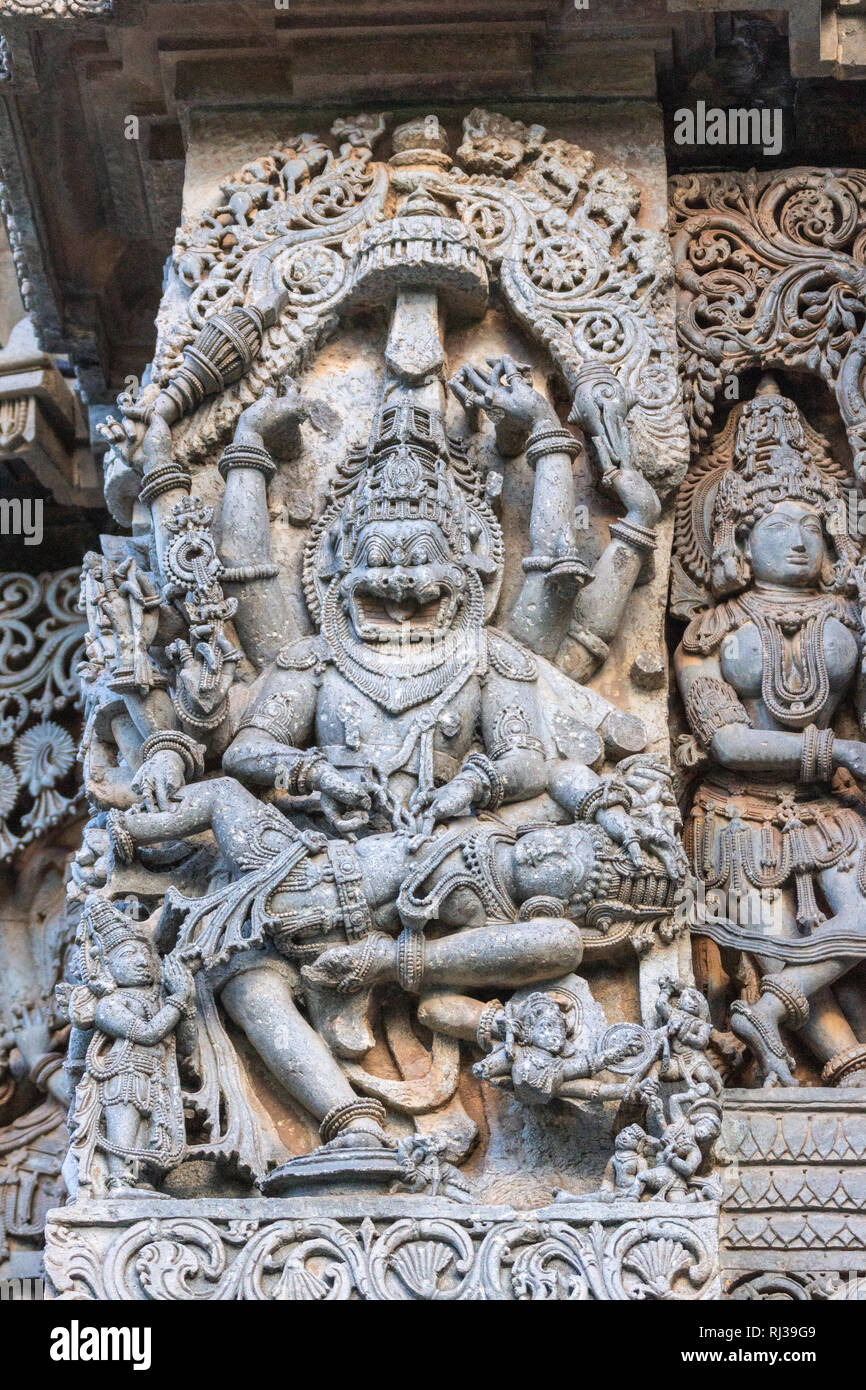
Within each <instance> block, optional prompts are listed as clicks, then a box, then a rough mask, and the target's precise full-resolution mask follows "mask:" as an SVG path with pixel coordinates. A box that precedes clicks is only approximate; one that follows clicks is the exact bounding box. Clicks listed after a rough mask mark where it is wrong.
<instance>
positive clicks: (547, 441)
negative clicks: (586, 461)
mask: <svg viewBox="0 0 866 1390" xmlns="http://www.w3.org/2000/svg"><path fill="white" fill-rule="evenodd" d="M580 451H581V446H580V442H579V440H577V439H575V437H574V435H573V434H572V433H571V431H570V430H567V429H565V428H564V427H563V426H562V425H556V426H553V425H538V426H536V428H535V429H534V430H533V431H532V433H531V434H530V436H529V438H528V440H527V441H526V451H525V456H526V462H527V464H528V465H529V467H530V468H535V466H536V464H537V463H538V460H539V459H540V458H542V457H543V455H544V454H569V455H570V456H571V458H576V457H577V455H578V454H579V453H580Z"/></svg>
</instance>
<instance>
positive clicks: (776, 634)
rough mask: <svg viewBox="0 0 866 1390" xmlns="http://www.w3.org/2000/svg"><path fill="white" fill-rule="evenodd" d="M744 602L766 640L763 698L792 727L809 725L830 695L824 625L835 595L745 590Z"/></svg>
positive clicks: (770, 710)
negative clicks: (762, 592)
mask: <svg viewBox="0 0 866 1390" xmlns="http://www.w3.org/2000/svg"><path fill="white" fill-rule="evenodd" d="M739 602H740V604H741V605H742V607H743V608H744V609H745V611H746V613H747V614H748V615H749V617H750V618H751V620H752V622H753V623H754V624H755V626H756V628H757V629H758V635H759V637H760V639H761V658H762V660H761V667H762V671H761V698H762V699H763V701H764V704H765V706H766V708H767V711H768V713H769V714H771V715H772V717H773V718H774V719H775V720H776V721H777V722H778V723H779V724H782V725H784V726H786V727H787V728H790V729H802V728H805V726H806V725H807V724H811V723H812V722H813V721H814V720H815V719H816V718H817V717H818V716H819V715H820V713H821V711H822V710H823V709H824V706H825V705H826V703H827V697H828V696H829V693H830V678H829V676H828V674H827V654H826V649H825V640H824V628H825V627H826V624H827V619H828V618H829V617H831V615H832V614H833V613H835V611H836V608H837V606H838V605H837V601H836V599H835V598H834V597H831V596H828V595H823V594H817V595H816V594H812V595H808V596H807V595H801V594H790V595H788V594H784V593H778V594H773V595H772V596H770V595H768V594H761V593H757V592H755V591H752V592H751V593H746V594H741V596H740V599H739Z"/></svg>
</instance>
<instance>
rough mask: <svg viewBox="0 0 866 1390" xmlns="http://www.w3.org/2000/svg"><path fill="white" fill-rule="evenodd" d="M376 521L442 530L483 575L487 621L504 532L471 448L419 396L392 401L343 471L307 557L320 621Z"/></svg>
mask: <svg viewBox="0 0 866 1390" xmlns="http://www.w3.org/2000/svg"><path fill="white" fill-rule="evenodd" d="M377 521H416V522H422V521H428V522H432V523H434V524H435V525H436V526H438V527H439V529H440V530H441V532H442V534H443V535H444V536H445V537H446V539H447V540H448V542H449V544H450V546H451V550H452V554H453V556H454V559H455V561H456V562H458V563H461V564H465V565H467V566H468V567H470V568H471V569H473V570H475V571H476V572H477V573H478V574H479V575H480V577H481V579H482V582H483V583H484V586H485V609H486V611H487V616H488V617H489V615H490V613H492V611H493V609H494V608H495V606H496V602H497V599H498V594H499V587H500V584H501V579H502V557H503V548H504V547H503V540H502V530H501V528H500V526H499V523H498V521H497V520H496V517H495V516H494V514H493V511H492V509H491V506H490V504H489V502H488V501H487V499H486V497H485V482H484V477H483V475H482V474H481V472H480V470H479V469H477V468H476V467H474V465H473V464H472V463H471V462H470V460H469V458H468V457H467V451H466V447H465V445H463V444H462V443H461V442H460V441H459V440H455V439H452V438H450V437H449V436H448V435H446V432H445V422H444V419H443V417H442V414H441V412H440V411H437V410H435V409H433V408H432V407H430V406H428V405H426V404H423V403H422V402H421V401H420V400H419V399H418V396H417V395H413V394H409V393H407V394H406V395H405V396H392V397H390V398H386V399H385V401H384V402H383V404H382V405H381V407H380V409H379V411H378V413H377V415H376V417H375V419H374V421H373V428H372V430H371V433H370V437H369V439H368V441H367V443H366V445H361V446H358V447H357V448H354V449H352V450H350V452H349V454H348V457H347V458H346V459H345V460H344V461H343V462H341V463H339V464H338V465H337V477H336V479H335V480H334V482H333V484H332V488H331V500H330V503H329V505H328V507H327V508H326V510H325V512H324V513H323V515H322V516H321V517H320V519H319V521H318V523H317V525H316V527H315V529H314V531H313V532H312V534H311V536H310V539H309V540H308V542H307V545H306V547H305V552H304V594H305V597H306V600H307V606H308V607H309V609H310V612H311V614H312V615H313V617H314V618H315V619H316V620H318V616H319V614H320V612H321V603H322V600H323V598H324V594H325V591H326V589H327V586H328V584H329V583H330V581H331V580H332V579H333V578H334V575H335V572H336V570H337V569H338V568H339V567H340V566H343V567H345V566H346V565H348V564H350V563H351V557H352V554H353V552H354V549H355V545H356V542H357V539H358V536H359V535H360V533H361V531H362V530H363V528H364V527H365V526H367V525H368V524H369V523H370V522H377Z"/></svg>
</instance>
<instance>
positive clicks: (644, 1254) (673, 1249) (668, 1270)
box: [623, 1236, 692, 1297]
mask: <svg viewBox="0 0 866 1390" xmlns="http://www.w3.org/2000/svg"><path fill="white" fill-rule="evenodd" d="M691 1260H692V1256H691V1255H690V1254H689V1252H688V1250H687V1249H686V1247H685V1246H684V1245H683V1244H682V1243H681V1242H680V1241H678V1240H671V1239H670V1237H667V1236H665V1237H662V1238H661V1239H659V1240H647V1241H644V1243H643V1244H642V1245H636V1246H635V1247H634V1249H632V1250H630V1251H629V1253H628V1255H627V1256H626V1258H625V1259H624V1260H623V1268H624V1269H628V1270H631V1272H632V1273H633V1274H636V1275H637V1276H638V1277H639V1279H640V1280H641V1282H642V1284H644V1286H645V1287H646V1289H647V1291H648V1292H649V1291H652V1292H653V1293H654V1294H655V1295H656V1297H659V1296H664V1295H665V1294H667V1293H669V1292H670V1290H671V1289H672V1287H673V1282H674V1279H675V1278H676V1276H677V1275H678V1274H679V1273H680V1271H681V1270H683V1269H687V1268H688V1266H689V1264H690V1263H691Z"/></svg>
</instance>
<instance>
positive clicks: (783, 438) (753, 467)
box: [671, 375, 858, 618]
mask: <svg viewBox="0 0 866 1390" xmlns="http://www.w3.org/2000/svg"><path fill="white" fill-rule="evenodd" d="M846 481H850V486H852V487H853V485H854V483H853V478H851V479H850V480H849V479H848V474H847V473H846V469H845V466H844V464H842V463H840V462H838V461H837V460H836V459H834V458H833V456H832V454H831V451H830V448H829V445H828V444H827V441H826V440H824V439H823V438H822V437H821V435H819V434H818V432H817V431H816V430H814V429H812V427H811V426H810V425H809V424H808V423H807V422H806V420H805V419H804V418H803V415H802V414H801V412H800V410H799V409H798V407H797V405H796V404H795V402H794V401H792V400H790V399H789V398H788V397H787V396H785V395H783V394H782V392H781V390H780V389H779V385H778V383H777V382H776V380H775V378H774V377H772V376H770V375H765V376H764V377H762V378H761V381H760V382H759V384H758V387H757V389H756V392H755V396H754V398H753V399H752V400H750V401H746V402H744V403H743V404H742V405H739V406H736V407H735V408H734V409H733V410H732V411H731V414H730V415H729V417H728V420H727V422H726V424H725V425H724V427H723V429H722V430H721V431H720V432H719V434H718V435H717V436H716V437H715V439H714V441H713V443H712V446H711V448H710V449H709V450H708V451H707V452H706V453H704V454H703V455H702V456H701V457H700V458H699V459H698V460H696V462H695V463H694V464H693V465H692V467H691V468H690V469H689V473H688V476H687V477H686V479H685V481H684V482H683V484H682V487H681V488H680V490H679V493H678V495H677V503H676V530H675V532H674V555H673V561H672V565H673V584H672V589H671V604H672V608H673V611H674V612H675V613H677V615H678V616H680V617H688V618H691V617H693V616H694V615H695V613H697V612H699V611H700V610H701V609H702V608H705V607H707V606H708V605H709V604H710V603H712V601H713V598H714V597H719V596H721V595H723V594H726V593H731V592H735V591H736V590H738V589H741V588H742V587H743V584H744V582H745V580H746V574H747V568H748V567H747V566H746V565H745V561H744V557H743V555H742V540H743V536H744V533H745V531H747V530H749V529H751V527H752V526H753V525H754V524H755V522H756V521H757V520H759V518H760V517H761V516H764V515H765V514H766V513H767V512H768V511H769V510H770V509H771V508H772V507H773V506H775V505H776V503H778V502H782V501H785V500H787V499H789V498H794V499H795V500H798V501H802V502H807V503H808V504H809V505H810V506H812V507H814V508H815V510H816V511H817V512H818V513H819V514H820V515H821V516H822V518H823V520H824V525H825V527H826V530H827V532H828V534H829V535H830V536H831V537H832V540H833V545H834V547H835V549H836V552H837V555H838V556H839V559H840V560H841V561H842V562H843V564H844V566H846V567H848V566H852V565H854V564H856V562H857V559H858V549H857V545H856V543H855V542H854V540H853V539H852V538H851V536H850V535H849V533H848V528H847V519H846V515H845V508H844V492H843V488H844V485H845V483H846Z"/></svg>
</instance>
